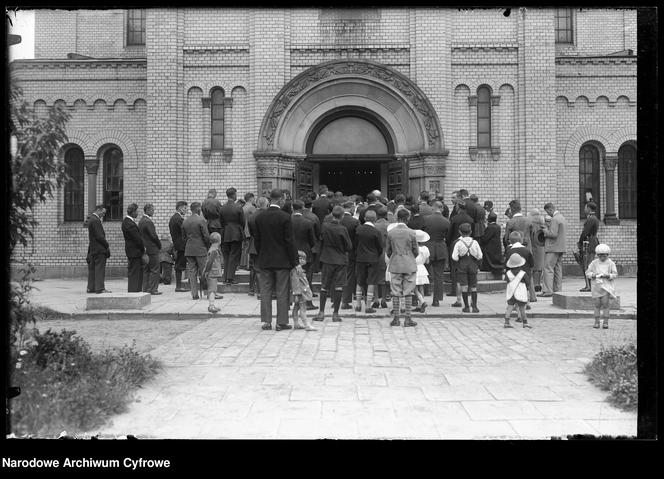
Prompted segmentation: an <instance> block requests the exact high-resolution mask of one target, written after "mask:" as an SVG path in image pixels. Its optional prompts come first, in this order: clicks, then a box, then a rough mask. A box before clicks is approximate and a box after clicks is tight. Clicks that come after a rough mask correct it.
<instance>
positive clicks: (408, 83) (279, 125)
mask: <svg viewBox="0 0 664 479" xmlns="http://www.w3.org/2000/svg"><path fill="white" fill-rule="evenodd" d="M344 109H348V110H349V111H353V110H358V109H364V110H366V111H370V112H372V114H373V115H374V116H375V117H376V118H377V119H378V120H379V121H380V123H382V124H383V125H384V126H385V130H386V131H389V133H390V136H391V141H392V143H393V145H394V158H395V160H397V161H400V162H402V163H403V167H404V171H405V172H407V177H408V182H407V184H404V189H405V190H411V191H413V192H419V190H421V189H431V186H432V185H437V187H438V189H439V188H440V186H441V185H442V184H443V178H444V176H445V161H444V160H445V157H446V156H447V154H448V150H447V149H446V148H445V142H444V138H443V135H442V131H441V128H440V123H439V121H438V116H437V114H436V112H435V110H434V109H433V106H432V105H431V102H430V101H429V100H428V98H427V97H426V95H425V94H424V93H423V92H422V90H420V88H419V87H418V86H417V85H416V84H415V83H414V82H413V81H412V80H410V79H409V78H408V77H407V76H405V75H403V74H402V73H399V72H398V71H396V70H394V69H393V68H390V67H388V66H386V65H382V64H380V63H376V62H372V61H358V60H333V61H329V62H324V63H321V64H319V65H316V66H314V67H311V68H309V69H307V70H305V71H304V72H302V73H300V74H299V75H297V76H296V77H295V78H293V79H292V80H291V81H289V82H288V83H287V84H286V85H285V86H284V87H283V88H282V89H281V91H280V92H279V93H278V94H277V95H276V96H275V98H274V100H273V101H272V103H271V104H270V107H269V108H268V110H267V112H266V114H265V117H264V118H263V122H262V124H261V129H260V133H259V138H258V148H257V150H256V151H254V157H255V158H256V161H257V165H256V166H257V180H258V190H259V191H261V192H262V191H264V190H266V189H269V188H286V189H289V190H291V191H293V188H294V176H295V170H296V163H297V162H298V161H300V160H303V159H306V157H307V152H306V145H307V141H308V140H310V137H311V132H312V130H313V129H314V127H315V125H317V124H318V123H319V121H320V119H321V118H324V117H326V116H329V115H330V114H331V113H332V112H335V111H336V112H338V111H343V110H344ZM415 190H417V191H415Z"/></svg>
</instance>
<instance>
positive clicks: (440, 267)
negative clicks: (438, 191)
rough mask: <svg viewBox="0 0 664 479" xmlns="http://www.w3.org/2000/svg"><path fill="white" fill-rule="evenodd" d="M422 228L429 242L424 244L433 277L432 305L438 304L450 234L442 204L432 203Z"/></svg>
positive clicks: (441, 292) (443, 293)
mask: <svg viewBox="0 0 664 479" xmlns="http://www.w3.org/2000/svg"><path fill="white" fill-rule="evenodd" d="M422 230H423V231H426V232H427V233H428V234H429V238H430V239H429V242H428V243H427V244H426V246H427V248H429V254H430V256H429V264H428V265H427V269H428V270H429V276H431V278H433V302H432V303H431V304H432V306H440V302H441V301H442V300H443V296H444V295H445V290H444V289H443V272H444V270H445V265H446V264H447V262H448V258H449V254H448V248H447V243H446V242H445V241H446V240H447V237H448V236H449V234H450V221H449V220H448V219H447V218H445V217H444V216H443V204H442V203H441V202H440V201H435V202H434V204H433V214H430V215H428V216H426V217H424V226H422Z"/></svg>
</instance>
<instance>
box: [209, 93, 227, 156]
mask: <svg viewBox="0 0 664 479" xmlns="http://www.w3.org/2000/svg"><path fill="white" fill-rule="evenodd" d="M210 104H211V108H212V145H211V149H212V150H213V151H215V150H217V151H219V150H223V149H224V90H222V89H219V88H218V89H215V90H214V91H213V92H212V96H211V101H210Z"/></svg>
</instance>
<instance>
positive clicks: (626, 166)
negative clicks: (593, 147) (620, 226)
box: [618, 143, 636, 219]
mask: <svg viewBox="0 0 664 479" xmlns="http://www.w3.org/2000/svg"><path fill="white" fill-rule="evenodd" d="M618 216H619V217H620V218H621V219H636V148H635V147H634V145H632V144H629V143H628V144H625V145H623V146H621V147H620V149H619V150H618Z"/></svg>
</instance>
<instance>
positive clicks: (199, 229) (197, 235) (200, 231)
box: [182, 201, 210, 299]
mask: <svg viewBox="0 0 664 479" xmlns="http://www.w3.org/2000/svg"><path fill="white" fill-rule="evenodd" d="M190 208H191V215H190V216H189V217H187V218H186V219H185V220H184V222H183V223H182V234H183V235H184V240H185V247H184V256H185V258H186V259H187V273H188V276H189V285H190V287H191V297H192V298H193V299H200V296H199V295H198V291H199V283H198V278H199V277H200V290H201V293H202V295H203V298H205V297H206V296H207V281H206V280H205V276H204V275H203V271H204V270H205V261H206V259H207V251H208V248H209V247H210V233H209V232H208V225H207V222H206V221H205V220H204V219H203V217H202V216H201V204H200V203H199V202H197V201H195V202H193V203H192V204H191V207H190Z"/></svg>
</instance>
